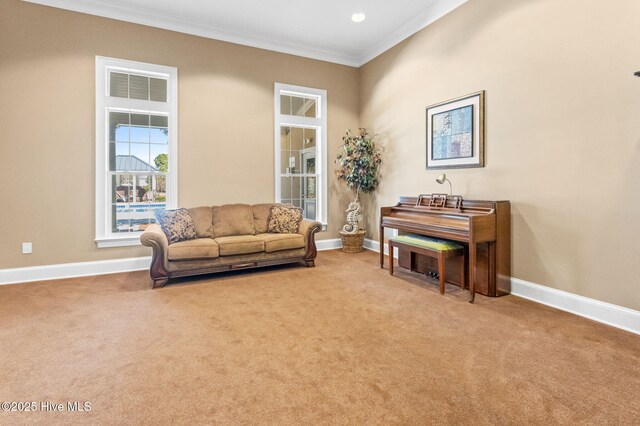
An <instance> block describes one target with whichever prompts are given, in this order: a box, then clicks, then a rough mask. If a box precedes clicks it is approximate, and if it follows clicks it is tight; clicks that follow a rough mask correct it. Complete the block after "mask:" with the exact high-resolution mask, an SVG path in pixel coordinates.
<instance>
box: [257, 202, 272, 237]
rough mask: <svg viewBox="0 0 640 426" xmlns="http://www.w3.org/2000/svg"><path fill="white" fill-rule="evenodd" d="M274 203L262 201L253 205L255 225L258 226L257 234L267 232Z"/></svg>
mask: <svg viewBox="0 0 640 426" xmlns="http://www.w3.org/2000/svg"><path fill="white" fill-rule="evenodd" d="M273 205H274V204H273V203H262V204H254V205H253V225H254V226H255V228H256V234H263V233H265V232H267V229H268V226H269V215H270V214H271V207H272V206H273Z"/></svg>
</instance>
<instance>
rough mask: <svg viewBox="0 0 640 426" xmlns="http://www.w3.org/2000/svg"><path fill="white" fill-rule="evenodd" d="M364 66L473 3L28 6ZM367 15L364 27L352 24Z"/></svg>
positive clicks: (165, 0) (182, 0)
mask: <svg viewBox="0 0 640 426" xmlns="http://www.w3.org/2000/svg"><path fill="white" fill-rule="evenodd" d="M24 1H28V2H31V3H38V4H43V5H47V6H53V7H58V8H62V9H68V10H73V11H76V12H82V13H89V14H92V15H98V16H104V17H108V18H113V19H119V20H122V21H128V22H134V23H137V24H143V25H149V26H152V27H158V28H164V29H168V30H173V31H179V32H182V33H187V34H194V35H198V36H202V37H208V38H212V39H216V40H224V41H229V42H232V43H238V44H244V45H247V46H253V47H259V48H263V49H268V50H274V51H277V52H284V53H290V54H294V55H298V56H304V57H309V58H314V59H320V60H325V61H330V62H336V63H339V64H344V65H351V66H360V65H362V64H364V63H366V62H368V61H370V60H371V59H373V58H375V57H376V56H378V55H379V54H381V53H382V52H384V51H386V50H387V49H389V48H391V47H393V46H395V45H396V44H398V43H399V42H401V41H402V40H404V39H405V38H407V37H409V36H410V35H412V34H414V33H416V32H417V31H419V30H421V29H422V28H424V27H425V26H427V25H429V24H430V23H432V22H434V21H435V20H437V19H439V18H441V17H442V16H444V15H446V14H447V13H449V12H450V11H452V10H453V9H455V8H456V7H458V6H460V5H461V4H463V3H465V2H467V0H316V1H311V0H24ZM356 12H362V13H364V14H366V19H365V21H364V22H361V23H354V22H352V21H351V15H352V14H353V13H356Z"/></svg>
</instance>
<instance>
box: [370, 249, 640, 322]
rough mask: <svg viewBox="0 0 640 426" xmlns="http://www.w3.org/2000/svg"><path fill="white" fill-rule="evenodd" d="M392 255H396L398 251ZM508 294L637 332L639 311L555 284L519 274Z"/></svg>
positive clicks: (512, 280)
mask: <svg viewBox="0 0 640 426" xmlns="http://www.w3.org/2000/svg"><path fill="white" fill-rule="evenodd" d="M364 247H365V248H366V249H369V250H372V251H375V252H378V253H379V252H380V242H378V241H373V240H370V239H365V241H364ZM384 254H386V255H388V254H389V247H388V245H387V244H385V245H384ZM395 257H396V258H397V255H396V256H395ZM511 294H512V295H513V296H517V297H522V298H523V299H528V300H531V301H533V302H537V303H541V304H543V305H547V306H551V307H552V308H556V309H560V310H561V311H566V312H570V313H572V314H574V315H578V316H581V317H585V318H589V319H591V320H593V321H597V322H601V323H603V324H607V325H610V326H612V327H616V328H620V329H622V330H625V331H629V332H631V333H635V334H640V311H635V310H633V309H629V308H625V307H622V306H618V305H613V304H611V303H606V302H601V301H599V300H596V299H590V298H588V297H584V296H579V295H577V294H573V293H568V292H566V291H562V290H556V289H555V288H551V287H546V286H543V285H540V284H534V283H531V282H528V281H525V280H521V279H519V278H511Z"/></svg>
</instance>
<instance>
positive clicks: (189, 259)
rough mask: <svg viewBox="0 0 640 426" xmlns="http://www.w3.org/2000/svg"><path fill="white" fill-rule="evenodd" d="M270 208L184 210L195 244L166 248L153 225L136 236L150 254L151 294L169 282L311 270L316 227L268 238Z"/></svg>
mask: <svg viewBox="0 0 640 426" xmlns="http://www.w3.org/2000/svg"><path fill="white" fill-rule="evenodd" d="M271 206H273V204H271V203H268V204H256V205H253V206H251V205H249V204H227V205H223V206H213V207H196V208H193V209H188V210H189V214H190V216H191V218H192V220H193V223H194V225H195V229H196V236H197V238H195V239H192V240H187V241H180V242H177V243H173V244H169V242H168V240H167V237H166V235H165V234H164V232H163V231H162V228H161V227H160V225H158V224H152V225H150V226H149V227H148V228H147V229H146V230H145V231H144V232H143V233H142V235H141V236H140V241H141V242H142V244H143V245H145V246H149V247H152V248H153V256H152V260H151V269H150V275H151V278H152V279H153V288H158V287H162V286H164V285H165V284H166V283H167V281H168V280H169V279H170V278H174V277H184V276H188V275H197V274H208V273H213V272H222V271H230V270H235V269H247V268H256V267H260V266H268V265H279V264H283V263H298V262H304V264H305V265H306V266H308V267H312V266H315V264H314V259H315V258H316V254H317V250H316V243H315V233H316V232H318V231H319V230H320V229H321V224H320V222H316V221H311V220H307V219H303V220H302V222H301V223H300V227H299V229H298V233H295V234H276V233H269V232H267V228H268V223H269V213H270V211H271Z"/></svg>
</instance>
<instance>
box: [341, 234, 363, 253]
mask: <svg viewBox="0 0 640 426" xmlns="http://www.w3.org/2000/svg"><path fill="white" fill-rule="evenodd" d="M364 235H365V231H363V230H359V231H358V232H356V233H355V234H348V233H346V232H344V231H340V238H342V251H343V252H345V253H360V252H361V251H362V250H363V248H362V245H363V244H364Z"/></svg>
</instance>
